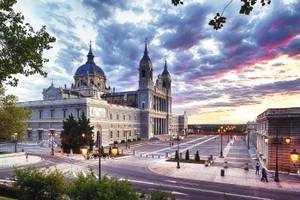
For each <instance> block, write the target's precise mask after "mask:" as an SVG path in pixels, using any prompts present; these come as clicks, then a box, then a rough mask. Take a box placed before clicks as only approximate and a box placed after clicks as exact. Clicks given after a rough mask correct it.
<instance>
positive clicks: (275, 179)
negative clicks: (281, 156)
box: [274, 129, 279, 182]
mask: <svg viewBox="0 0 300 200" xmlns="http://www.w3.org/2000/svg"><path fill="white" fill-rule="evenodd" d="M278 132H279V131H278V129H277V130H276V161H275V162H276V166H275V176H274V181H275V182H279V172H278V144H279V141H278Z"/></svg>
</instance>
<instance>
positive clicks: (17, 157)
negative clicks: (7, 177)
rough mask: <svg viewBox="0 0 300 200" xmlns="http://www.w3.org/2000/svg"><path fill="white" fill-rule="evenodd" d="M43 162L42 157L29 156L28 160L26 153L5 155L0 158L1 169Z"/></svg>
mask: <svg viewBox="0 0 300 200" xmlns="http://www.w3.org/2000/svg"><path fill="white" fill-rule="evenodd" d="M40 161H42V159H41V157H39V156H33V155H29V156H28V159H26V156H25V153H12V154H3V155H1V157H0V168H11V167H18V166H24V165H31V164H35V163H38V162H40Z"/></svg>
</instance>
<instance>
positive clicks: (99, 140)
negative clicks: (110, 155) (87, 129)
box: [97, 131, 102, 181]
mask: <svg viewBox="0 0 300 200" xmlns="http://www.w3.org/2000/svg"><path fill="white" fill-rule="evenodd" d="M101 136H102V135H101V133H100V131H98V132H97V137H98V151H99V156H98V157H99V166H98V170H99V181H101V156H100V148H101V145H102V139H101Z"/></svg>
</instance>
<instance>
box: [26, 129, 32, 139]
mask: <svg viewBox="0 0 300 200" xmlns="http://www.w3.org/2000/svg"><path fill="white" fill-rule="evenodd" d="M27 138H28V139H31V138H32V131H30V130H28V131H27Z"/></svg>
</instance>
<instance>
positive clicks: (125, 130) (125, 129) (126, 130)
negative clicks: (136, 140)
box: [123, 128, 129, 149]
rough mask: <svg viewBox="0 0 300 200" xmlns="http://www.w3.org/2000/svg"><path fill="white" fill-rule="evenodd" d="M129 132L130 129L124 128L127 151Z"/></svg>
mask: <svg viewBox="0 0 300 200" xmlns="http://www.w3.org/2000/svg"><path fill="white" fill-rule="evenodd" d="M128 131H129V129H128V128H124V129H123V132H124V133H125V139H126V140H125V144H126V149H127V148H128V144H127V132H128Z"/></svg>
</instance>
